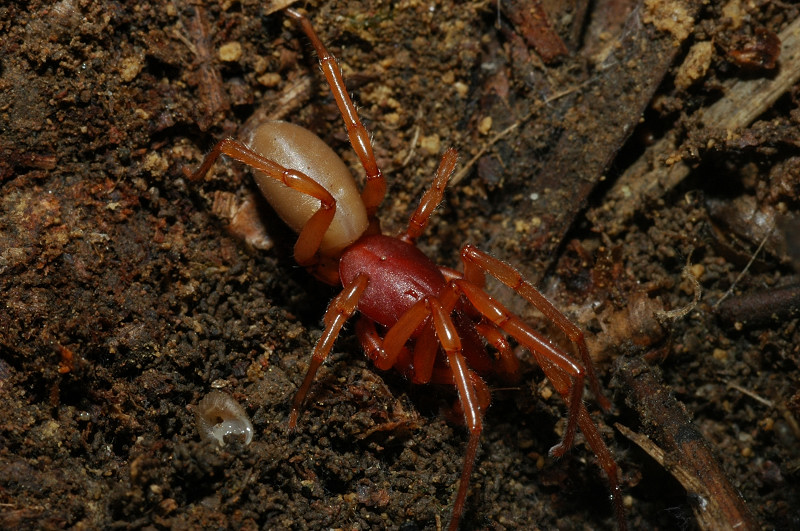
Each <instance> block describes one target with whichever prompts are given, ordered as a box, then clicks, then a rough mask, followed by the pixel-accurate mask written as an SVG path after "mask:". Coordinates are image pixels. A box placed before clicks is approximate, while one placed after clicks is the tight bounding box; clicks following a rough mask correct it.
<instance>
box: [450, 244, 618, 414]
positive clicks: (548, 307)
mask: <svg viewBox="0 0 800 531" xmlns="http://www.w3.org/2000/svg"><path fill="white" fill-rule="evenodd" d="M461 259H462V261H463V262H464V278H466V279H467V280H469V281H470V282H472V283H474V284H477V285H482V284H483V282H484V273H489V274H490V275H492V276H493V277H495V278H496V279H497V280H499V281H500V282H502V283H503V284H505V285H506V286H508V287H509V288H511V289H512V290H514V291H515V292H516V293H519V294H520V295H521V296H522V297H523V298H524V299H525V300H527V301H528V302H529V303H531V304H532V305H533V306H534V307H535V308H536V309H537V310H539V311H540V312H542V313H543V314H544V316H545V317H546V318H547V319H548V320H549V321H550V322H552V323H553V324H554V325H555V326H557V327H558V328H559V329H560V330H561V331H562V332H563V333H564V335H566V336H567V338H568V339H569V340H570V341H571V342H572V343H574V344H575V345H576V347H577V349H578V353H579V355H580V359H581V363H582V364H583V367H584V368H585V369H586V374H587V376H588V378H589V387H590V388H591V389H592V394H594V397H595V399H596V400H597V402H598V404H600V407H601V408H603V410H604V411H608V410H610V409H611V402H609V401H608V399H607V398H606V397H605V396H604V395H603V393H602V391H601V390H600V383H599V381H598V379H597V373H596V372H595V369H594V363H593V362H592V358H591V357H590V356H589V349H588V348H587V347H586V340H585V339H584V337H583V331H582V330H581V329H580V328H578V327H577V326H575V324H573V323H572V322H571V321H570V320H569V319H567V317H566V316H565V315H564V314H563V313H561V312H560V311H558V309H557V308H556V307H555V306H553V305H552V303H551V302H550V301H548V300H547V299H546V298H545V297H544V295H542V294H541V293H540V292H539V290H537V289H536V288H535V287H534V286H533V284H531V283H530V282H528V281H526V280H525V279H524V278H523V277H522V275H521V274H520V273H519V272H518V271H517V270H516V269H514V268H513V267H511V266H510V265H508V264H506V263H504V262H502V261H501V260H498V259H497V258H494V257H492V256H489V255H488V254H486V253H484V252H483V251H481V250H479V249H477V248H475V247H473V246H472V245H465V246H464V248H463V249H462V250H461Z"/></svg>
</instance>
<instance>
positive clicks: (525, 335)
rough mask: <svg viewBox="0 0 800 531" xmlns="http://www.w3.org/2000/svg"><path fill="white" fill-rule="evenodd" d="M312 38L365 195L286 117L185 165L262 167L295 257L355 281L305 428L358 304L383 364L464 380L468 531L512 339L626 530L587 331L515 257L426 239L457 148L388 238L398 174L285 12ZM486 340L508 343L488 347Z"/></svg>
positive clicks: (332, 70)
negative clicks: (485, 432) (445, 249)
mask: <svg viewBox="0 0 800 531" xmlns="http://www.w3.org/2000/svg"><path fill="white" fill-rule="evenodd" d="M286 14H287V15H288V16H289V17H291V18H292V19H294V20H295V21H297V22H298V23H299V24H300V26H301V27H302V29H303V31H304V32H305V34H306V35H307V36H308V38H309V39H310V40H311V43H312V44H313V46H314V48H315V49H316V52H317V55H318V57H319V62H320V66H321V68H322V72H323V74H324V75H325V78H326V80H327V82H328V85H329V86H330V88H331V91H332V93H333V97H334V99H335V100H336V103H337V105H338V107H339V110H340V112H341V114H342V117H343V119H344V123H345V127H346V128H347V133H348V135H349V137H350V144H351V145H352V147H353V150H354V151H355V153H356V155H358V158H359V160H360V161H361V164H362V165H363V166H364V170H365V172H366V183H365V185H364V188H363V189H362V190H361V192H359V191H358V188H357V186H356V184H355V182H354V181H353V178H352V176H351V174H350V172H349V171H348V170H347V167H346V166H345V164H344V163H343V162H342V160H341V159H340V158H339V157H338V156H337V155H336V154H335V153H334V152H333V151H332V150H331V149H330V147H328V146H327V145H326V144H325V143H324V142H323V141H322V140H321V139H320V138H319V137H317V136H316V135H314V134H313V133H311V132H310V131H308V130H306V129H304V128H302V127H299V126H296V125H292V124H288V123H285V122H267V123H264V124H262V125H261V126H260V127H258V128H257V129H255V131H254V132H253V133H252V134H251V136H250V138H249V139H248V141H247V143H241V142H239V141H236V140H233V139H225V140H222V141H221V142H219V143H218V144H217V145H216V146H214V148H213V149H212V151H211V153H209V154H208V156H207V157H206V158H205V160H204V161H203V164H202V165H201V166H200V168H199V169H198V170H197V171H196V172H194V173H191V172H188V171H187V172H186V174H187V176H188V177H189V178H190V179H192V180H197V179H201V178H202V177H203V176H204V175H205V174H206V173H207V172H208V170H209V169H210V168H211V166H212V165H213V164H214V162H215V161H216V159H217V158H218V157H219V156H220V155H222V154H224V155H227V156H229V157H231V158H233V159H235V160H237V161H239V162H242V163H244V164H246V165H247V166H249V167H251V168H252V169H253V170H254V172H255V178H256V182H257V183H258V186H259V188H260V189H261V191H262V193H263V194H264V196H265V197H266V198H267V200H268V201H269V203H270V204H271V205H272V207H273V208H274V209H275V211H276V212H277V213H278V214H279V215H280V216H281V218H282V219H283V220H284V221H285V222H286V223H287V224H288V225H289V226H290V227H291V228H292V229H294V230H295V231H296V232H298V233H299V236H298V238H297V243H296V244H295V248H294V256H295V259H296V260H297V262H298V263H299V264H300V265H302V266H304V267H306V268H307V269H308V270H309V271H310V272H311V273H312V274H313V275H314V276H316V277H317V278H319V279H320V280H322V281H324V282H327V283H329V284H334V285H338V284H340V285H342V286H343V289H342V291H341V293H339V295H337V296H336V297H335V298H334V299H333V301H331V303H330V305H329V306H328V310H327V311H326V312H325V317H324V323H325V330H324V331H323V333H322V336H321V337H320V339H319V341H318V342H317V345H316V347H315V348H314V354H313V356H312V358H311V363H310V366H309V369H308V373H307V374H306V377H305V380H304V381H303V383H302V385H301V386H300V389H299V390H298V391H297V394H296V395H295V398H294V402H293V403H292V410H291V414H290V418H289V425H290V427H292V428H294V427H295V426H296V425H297V419H298V415H299V413H300V410H301V408H302V406H303V402H304V400H305V397H306V395H307V393H308V390H309V388H310V387H311V385H312V383H313V381H314V375H315V374H316V372H317V369H318V368H319V367H320V365H321V364H322V362H323V361H324V360H325V358H326V357H327V356H328V354H329V353H330V352H331V349H332V347H333V343H334V341H335V340H336V338H337V337H338V335H339V332H340V331H341V329H342V326H343V325H344V323H345V322H346V321H347V320H348V319H349V318H350V317H351V316H352V315H353V314H354V313H355V312H356V310H358V312H359V313H360V317H359V319H358V322H357V324H356V332H357V334H358V338H359V340H360V341H361V344H362V345H363V347H364V350H365V351H366V353H367V355H368V356H369V357H370V359H372V361H373V362H374V364H375V365H376V366H377V367H378V368H379V369H382V370H387V369H395V370H398V371H399V372H401V373H402V374H404V375H405V376H406V377H408V378H409V379H411V380H412V381H413V382H414V383H419V384H424V383H436V384H445V385H453V386H454V387H455V388H456V390H457V392H458V399H459V401H460V404H461V410H462V411H463V414H464V420H465V424H466V427H467V429H468V430H469V433H470V436H469V442H468V444H467V450H466V455H465V457H464V465H463V469H462V473H461V480H460V483H459V487H458V493H457V494H456V500H455V504H454V506H453V513H452V517H451V520H450V529H453V530H454V529H456V528H457V527H458V522H459V519H460V517H461V513H462V512H463V509H464V502H465V500H466V496H467V486H468V484H469V479H470V475H471V473H472V467H473V465H474V462H475V454H476V452H477V449H478V442H479V440H480V434H481V431H482V422H483V415H484V412H485V411H486V408H487V407H488V406H489V402H490V392H489V388H488V387H487V385H486V384H485V383H484V381H483V376H485V375H488V374H498V375H500V376H509V377H511V376H513V375H515V374H516V372H517V370H518V362H517V359H516V357H515V356H514V354H513V352H512V351H511V348H510V347H509V344H508V342H507V340H506V336H511V337H513V338H514V339H515V340H516V341H517V342H518V343H519V344H520V345H522V346H524V347H526V348H527V349H528V350H530V352H531V353H532V355H533V357H534V358H535V359H536V362H537V363H538V364H539V365H540V366H541V368H542V370H543V371H544V373H545V375H546V376H547V378H548V379H549V380H550V381H551V382H552V384H553V387H555V389H556V390H557V391H558V393H559V394H560V395H561V396H562V397H564V400H565V401H566V403H567V406H568V410H569V413H568V420H567V428H566V431H565V432H564V436H563V438H562V440H561V442H560V443H559V444H557V445H556V446H554V447H553V448H552V449H551V450H550V453H551V455H554V456H561V455H563V454H564V452H566V451H567V450H568V449H569V448H570V446H572V443H573V439H574V436H575V431H576V429H577V427H578V426H580V428H581V431H582V432H583V434H584V436H585V437H586V441H587V443H588V444H589V446H590V447H591V448H592V450H593V451H594V453H595V455H597V458H598V461H599V463H600V466H601V467H602V468H603V469H604V470H605V472H606V475H607V476H608V482H609V484H610V487H611V494H612V498H613V500H614V506H615V510H616V514H617V520H618V522H619V526H620V528H624V527H625V520H624V516H623V511H622V501H621V494H620V488H619V482H618V480H617V465H616V463H615V461H614V458H613V457H612V455H611V453H610V452H609V450H608V448H607V447H606V445H605V443H604V442H603V439H602V437H601V436H600V433H599V432H598V430H597V427H596V426H595V424H594V422H593V421H592V420H591V418H590V417H589V414H588V412H587V410H586V408H585V407H584V405H583V402H582V398H583V388H584V380H585V379H587V378H588V380H589V385H590V387H591V388H592V392H593V393H594V396H595V398H596V399H597V401H598V402H599V403H600V405H601V406H602V407H603V408H604V409H608V408H609V407H610V403H609V402H608V400H607V399H606V398H605V397H604V396H603V395H602V394H601V392H600V385H599V383H598V380H597V376H596V375H595V372H594V368H593V365H592V361H591V358H590V357H589V352H588V350H587V348H586V343H585V341H584V338H583V333H582V332H581V331H580V329H578V327H576V326H575V325H574V324H572V323H571V322H570V321H569V320H568V319H567V318H566V317H565V316H564V315H563V314H562V313H561V312H559V311H558V310H557V309H556V308H555V307H554V306H553V305H552V304H551V303H550V302H548V301H547V299H545V298H544V296H542V295H541V294H540V293H539V292H538V291H537V290H536V288H535V287H533V285H531V284H530V283H528V282H527V281H526V280H525V279H524V278H523V277H522V276H521V275H520V274H519V273H518V272H517V271H516V270H515V269H513V268H512V267H511V266H509V265H508V264H506V263H504V262H502V261H500V260H497V259H495V258H492V257H491V256H489V255H488V254H486V253H484V252H482V251H480V250H478V249H476V248H475V247H473V246H471V245H466V246H464V248H463V249H462V251H461V259H462V262H463V264H464V271H463V272H458V271H455V270H452V269H448V268H443V267H439V266H437V265H436V264H435V263H434V262H433V261H432V260H431V259H430V258H428V257H427V256H425V255H424V254H423V253H422V252H421V251H420V250H419V249H418V248H417V247H416V245H415V241H416V239H417V238H418V237H419V236H420V235H421V234H422V232H423V231H424V229H425V227H426V226H427V224H428V221H429V218H430V216H431V214H432V213H433V211H434V209H435V208H436V206H437V205H438V204H439V203H440V202H441V201H442V197H443V194H444V190H445V187H446V186H447V181H448V179H449V178H450V175H451V174H452V172H453V170H454V169H455V166H456V160H457V154H456V152H455V150H453V149H449V150H447V151H445V153H444V155H443V156H442V161H441V163H440V165H439V169H438V170H437V172H436V176H435V177H434V180H433V184H432V185H431V188H430V189H429V190H428V191H427V192H426V193H425V194H424V196H423V197H422V199H421V201H420V204H419V207H418V208H417V210H416V211H415V212H414V214H413V215H412V216H411V219H410V220H409V223H408V228H407V229H406V231H405V233H404V234H401V235H399V236H397V237H394V236H387V235H383V234H381V232H380V224H379V222H378V219H377V217H376V211H377V208H378V206H379V205H380V203H381V202H382V201H383V198H384V195H385V193H386V181H385V180H384V177H383V175H382V174H381V171H380V169H379V168H378V165H377V163H376V161H375V157H374V155H373V153H372V147H371V145H370V142H369V135H368V133H367V130H366V129H365V128H364V126H363V125H362V124H361V120H360V119H359V117H358V114H357V112H356V109H355V106H354V105H353V103H352V101H351V100H350V97H349V96H348V93H347V88H346V87H345V84H344V81H343V79H342V74H341V71H340V69H339V66H338V64H337V62H336V59H335V58H334V57H333V56H332V55H331V54H330V53H329V52H328V50H327V49H326V48H325V45H324V44H323V43H322V42H321V41H320V39H319V37H318V36H317V34H316V33H315V32H314V29H313V28H312V26H311V23H310V22H309V21H308V19H307V18H306V17H305V16H304V15H302V14H301V13H300V12H298V11H296V10H294V9H287V10H286ZM486 274H489V275H491V276H493V277H495V278H496V279H497V280H499V281H500V282H502V283H503V284H505V285H506V286H508V287H509V288H511V289H512V290H514V291H515V292H516V293H518V294H519V295H520V296H521V297H523V298H524V299H526V300H527V301H528V302H529V303H530V304H532V305H533V306H534V307H536V308H537V309H538V310H539V311H540V312H541V313H542V314H544V316H545V317H546V318H547V319H549V320H550V321H551V322H552V323H553V324H554V325H555V326H556V327H558V328H559V329H560V330H561V331H563V332H564V334H565V335H566V336H567V337H568V338H569V339H570V341H572V342H573V343H574V344H575V345H576V347H577V350H578V354H579V357H580V363H577V362H576V361H575V360H573V359H572V358H571V357H570V356H568V355H567V354H566V353H564V352H563V351H562V350H560V349H559V348H557V347H554V346H553V345H551V343H550V342H549V341H547V340H546V339H544V338H543V337H541V336H540V335H539V334H538V333H537V332H536V331H534V330H533V329H532V328H531V327H530V326H528V325H527V324H526V323H524V322H523V321H522V320H521V319H520V318H519V317H518V316H516V315H514V314H513V313H511V312H510V311H509V310H507V309H506V308H505V307H504V306H503V305H502V304H500V303H499V302H498V301H497V300H495V299H493V298H492V297H490V296H489V295H488V294H486V293H485V291H484V289H483V286H484V281H485V278H484V277H485V275H486ZM485 343H488V344H490V345H491V346H492V347H493V349H494V350H495V351H496V353H495V355H490V354H489V353H488V351H487V349H486V346H485Z"/></svg>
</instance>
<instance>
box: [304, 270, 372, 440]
mask: <svg viewBox="0 0 800 531" xmlns="http://www.w3.org/2000/svg"><path fill="white" fill-rule="evenodd" d="M368 283H369V279H368V278H367V275H366V274H364V273H362V274H360V275H358V276H357V277H356V278H354V279H353V281H352V282H350V284H348V285H347V286H345V287H344V289H343V290H342V292H341V293H339V294H338V295H337V296H336V297H334V298H333V300H332V301H331V303H330V304H329V305H328V309H327V311H326V312H325V317H324V318H323V322H324V323H325V330H324V331H323V332H322V336H320V338H319V341H317V344H316V346H315V347H314V354H313V355H312V356H311V362H310V363H309V366H308V372H307V373H306V377H305V379H304V380H303V384H302V385H301V386H300V389H298V390H297V394H296V395H294V401H293V402H292V411H291V414H290V415H289V429H292V430H293V429H294V428H295V427H297V417H298V415H299V414H300V409H301V408H302V407H303V403H304V402H305V399H306V395H307V394H308V390H309V388H310V387H311V384H312V383H313V382H314V376H315V375H316V374H317V369H319V367H320V365H322V362H323V361H325V358H327V357H328V354H330V352H331V349H332V348H333V343H334V342H335V341H336V338H337V337H339V332H340V331H341V330H342V326H344V323H345V322H346V321H347V320H348V319H349V318H350V316H351V315H353V313H354V312H355V311H356V308H357V307H358V300H359V299H360V298H361V294H362V293H364V290H365V289H367V284H368Z"/></svg>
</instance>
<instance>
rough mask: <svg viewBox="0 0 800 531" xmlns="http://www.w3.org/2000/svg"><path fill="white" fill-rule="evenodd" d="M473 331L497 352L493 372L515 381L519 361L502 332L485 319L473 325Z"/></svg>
mask: <svg viewBox="0 0 800 531" xmlns="http://www.w3.org/2000/svg"><path fill="white" fill-rule="evenodd" d="M475 329H476V330H477V331H478V333H479V334H480V335H482V336H483V337H484V338H485V339H486V341H488V342H489V344H490V345H492V346H493V347H494V349H495V350H496V351H497V355H498V359H497V361H496V362H495V363H496V365H495V368H494V370H495V372H497V373H498V374H499V375H500V376H501V377H502V378H506V379H508V380H513V379H515V378H516V377H517V374H518V373H519V360H518V359H517V357H516V356H514V353H513V352H512V351H511V346H510V345H509V344H508V340H507V339H506V337H505V336H504V335H503V333H502V331H501V330H500V329H499V328H497V326H495V325H494V324H492V323H490V322H489V321H486V320H485V319H484V320H481V321H479V322H477V323H475Z"/></svg>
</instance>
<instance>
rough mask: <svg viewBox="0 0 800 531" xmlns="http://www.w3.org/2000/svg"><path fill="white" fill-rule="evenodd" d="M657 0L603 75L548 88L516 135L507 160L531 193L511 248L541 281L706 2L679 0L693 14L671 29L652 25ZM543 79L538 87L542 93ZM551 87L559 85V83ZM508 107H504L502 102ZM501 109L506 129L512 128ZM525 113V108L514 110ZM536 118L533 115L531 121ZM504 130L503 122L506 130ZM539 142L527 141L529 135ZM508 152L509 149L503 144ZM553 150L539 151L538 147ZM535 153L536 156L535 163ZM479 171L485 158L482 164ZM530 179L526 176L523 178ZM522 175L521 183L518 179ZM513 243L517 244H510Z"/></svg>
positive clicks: (640, 10) (622, 40)
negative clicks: (545, 130) (514, 151)
mask: <svg viewBox="0 0 800 531" xmlns="http://www.w3.org/2000/svg"><path fill="white" fill-rule="evenodd" d="M649 4H650V3H649V2H647V1H644V2H641V3H639V5H638V6H637V7H636V8H635V9H634V11H633V12H632V13H631V15H630V16H629V18H628V21H627V23H626V25H625V26H624V27H623V29H622V31H621V32H620V37H619V40H618V41H617V42H616V43H615V45H614V46H609V48H608V50H610V53H609V55H608V56H607V57H606V58H605V59H604V61H603V62H602V64H600V65H597V67H596V70H595V71H596V76H595V77H594V78H593V79H591V80H589V81H586V82H585V83H584V85H582V86H581V87H577V88H573V89H569V90H568V89H565V88H564V87H561V88H560V91H562V92H561V93H560V94H559V91H554V90H551V92H549V93H543V96H544V97H543V100H544V101H539V102H535V103H534V104H533V105H531V107H530V110H529V111H528V113H527V116H525V118H520V119H519V120H520V126H519V128H518V130H517V131H516V132H515V133H514V137H515V140H516V141H517V143H518V144H519V147H518V149H519V153H520V154H524V153H527V154H528V157H525V156H518V157H517V158H516V159H504V160H502V162H501V164H503V165H504V166H505V168H506V171H507V172H508V173H510V174H512V175H513V177H512V178H510V179H509V182H510V183H511V184H512V186H514V185H522V189H521V190H520V194H519V195H520V196H522V197H526V198H530V199H531V200H530V201H522V202H520V203H519V204H517V205H515V207H514V209H515V211H514V214H513V215H514V219H516V220H519V222H518V223H517V225H516V226H517V234H516V235H515V236H514V237H515V241H516V242H517V243H516V244H515V245H514V249H513V250H512V251H511V252H513V253H514V254H515V260H514V261H515V262H517V263H519V262H522V263H523V264H525V265H524V266H523V268H524V274H525V275H526V276H527V277H528V278H531V279H533V280H534V282H537V281H538V280H539V279H541V277H542V276H543V274H544V273H545V272H546V270H547V269H548V268H549V266H550V265H551V263H552V260H553V258H554V256H555V253H554V251H555V249H556V248H557V247H558V246H559V245H560V243H561V241H562V240H563V238H564V235H565V234H566V232H567V231H568V230H569V228H570V227H571V226H572V224H573V221H574V220H575V216H576V215H577V214H578V213H579V212H580V211H581V210H582V209H583V208H584V206H585V205H586V201H587V198H588V196H589V194H590V193H591V192H592V191H593V190H594V188H595V186H596V185H597V183H598V182H600V181H601V180H602V178H603V175H604V173H605V171H606V169H607V168H608V166H609V164H610V163H611V162H612V161H613V160H614V158H615V156H616V154H617V152H618V151H619V149H620V148H621V147H622V145H623V144H624V143H625V141H626V140H627V138H628V136H629V135H630V133H631V132H632V131H633V130H634V128H635V126H636V124H637V123H638V122H639V119H640V117H641V115H642V113H643V112H644V110H645V108H646V107H647V105H649V103H650V100H651V98H652V96H653V93H654V92H655V90H656V88H657V87H658V86H659V84H660V83H661V81H662V79H663V77H664V75H665V73H666V72H667V70H668V69H669V67H670V65H671V64H672V63H673V61H674V58H675V56H676V54H677V53H678V51H679V50H680V43H681V39H685V38H686V35H688V33H689V32H690V30H691V27H692V24H693V17H694V16H695V15H696V14H697V12H698V11H699V9H700V5H701V4H702V2H700V1H688V0H687V1H677V2H672V3H671V4H674V5H675V6H679V7H680V10H681V12H682V13H684V15H685V19H684V26H682V28H681V29H682V31H680V32H678V31H674V32H671V31H668V30H662V29H659V28H657V27H655V26H654V25H653V24H650V23H646V22H645V21H647V20H650V19H651V18H652V17H651V15H653V14H652V13H650V7H649ZM541 85H542V83H541V82H540V83H539V84H538V85H532V87H533V88H534V90H541V89H540V87H541ZM550 88H551V89H554V88H557V87H555V86H553V87H550ZM500 107H501V106H500ZM501 111H502V113H503V114H504V115H505V116H508V114H509V111H508V109H507V108H506V109H501V108H498V111H497V113H495V114H497V115H498V120H496V123H498V126H501V127H507V126H508V125H510V124H508V123H504V122H503V121H502V117H499V115H500V113H501ZM513 112H514V113H516V114H517V115H518V116H524V115H525V114H524V113H521V112H520V110H519V109H518V108H517V109H515V110H514V111H513ZM528 117H530V119H528ZM543 121H547V122H550V123H551V126H550V133H549V138H542V137H541V135H538V136H537V135H536V134H535V133H531V131H536V130H538V128H541V126H542V122H543ZM498 128H499V127H498ZM530 137H534V140H533V141H531V142H530V143H528V144H526V142H527V141H526V139H527V138H530ZM498 149H499V150H501V149H502V148H498ZM542 151H546V152H545V153H544V154H543V155H539V156H537V152H542ZM530 156H533V157H535V159H536V160H534V161H531V160H530V158H529V157H530ZM478 166H479V175H480V173H481V171H480V169H481V161H479V163H478ZM523 176H524V177H523ZM515 179H519V182H516V183H515V182H514V180H515ZM503 246H504V244H503V243H502V242H500V243H495V244H494V248H493V252H495V253H497V254H501V255H502V254H503V253H504V252H506V251H505V249H503ZM507 247H509V248H511V246H510V245H507Z"/></svg>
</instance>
